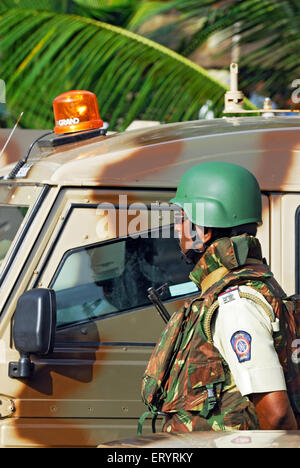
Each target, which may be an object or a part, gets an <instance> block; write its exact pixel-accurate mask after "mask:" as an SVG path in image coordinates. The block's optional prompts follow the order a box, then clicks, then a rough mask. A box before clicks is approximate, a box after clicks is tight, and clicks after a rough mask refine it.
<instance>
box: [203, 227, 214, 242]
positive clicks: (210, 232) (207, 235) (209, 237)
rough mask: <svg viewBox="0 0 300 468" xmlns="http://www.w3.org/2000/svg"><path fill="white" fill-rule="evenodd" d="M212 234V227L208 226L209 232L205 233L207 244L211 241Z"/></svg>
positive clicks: (204, 240)
mask: <svg viewBox="0 0 300 468" xmlns="http://www.w3.org/2000/svg"><path fill="white" fill-rule="evenodd" d="M211 236H212V228H207V232H206V233H205V234H204V238H203V242H204V244H206V243H207V242H209V241H210V239H211Z"/></svg>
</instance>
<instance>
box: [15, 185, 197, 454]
mask: <svg viewBox="0 0 300 468" xmlns="http://www.w3.org/2000/svg"><path fill="white" fill-rule="evenodd" d="M171 196H172V193H166V192H162V193H159V192H157V193H153V192H151V191H148V192H145V193H144V192H134V193H129V194H128V193H125V192H114V191H104V190H99V191H97V190H93V191H89V192H88V193H87V194H86V195H85V196H83V195H82V191H79V190H72V189H69V190H66V191H65V193H64V194H63V195H62V197H63V199H64V200H65V207H64V209H63V210H62V214H61V216H60V222H59V223H58V225H57V228H56V229H55V230H54V232H53V234H52V237H51V239H50V241H49V242H48V244H47V247H46V248H45V251H44V253H43V256H42V258H41V259H40V261H39V264H38V265H37V266H36V271H37V272H38V274H37V275H36V276H35V277H33V278H32V280H31V283H30V284H29V285H28V289H30V288H32V287H46V288H47V287H49V288H53V289H54V290H55V292H56V300H57V331H56V340H55V349H54V352H53V353H52V354H51V355H49V356H47V357H41V358H38V357H34V360H35V372H34V375H33V377H32V379H31V380H30V382H28V385H27V386H23V387H22V393H21V394H20V395H19V399H20V402H21V403H20V404H19V405H18V411H17V416H18V417H19V418H21V419H20V421H21V422H20V424H19V429H18V430H19V433H20V435H22V430H23V429H24V431H25V426H26V425H25V424H23V426H22V421H23V423H25V421H26V422H27V426H26V430H27V433H26V437H30V438H32V440H33V442H34V443H37V444H43V443H46V442H47V444H48V445H76V446H78V445H83V446H94V445H97V444H98V443H100V442H105V441H108V440H113V439H118V438H121V437H127V436H132V435H134V434H135V433H136V429H137V422H138V419H139V417H140V416H141V414H142V413H143V412H144V411H145V406H144V405H143V404H142V402H141V397H140V389H141V379H142V375H143V372H144V370H145V367H146V365H147V362H148V360H149V357H150V355H151V353H152V351H153V348H154V346H155V344H156V342H157V340H158V337H159V335H160V333H161V331H162V330H163V328H164V326H165V323H164V321H163V320H162V318H161V316H160V315H159V313H158V312H157V310H156V309H155V307H154V306H153V305H152V304H151V303H150V301H149V299H148V295H147V289H148V288H150V287H154V288H159V287H160V286H161V285H163V284H165V283H169V287H168V288H167V289H166V292H165V293H164V294H165V295H164V296H163V299H164V300H165V301H166V303H165V305H166V307H167V309H168V311H169V313H170V314H172V312H173V311H175V310H177V309H178V308H179V307H180V306H181V305H182V304H183V302H184V300H185V298H186V297H188V296H190V295H191V294H197V293H198V289H197V287H196V286H195V285H194V283H192V282H191V281H190V280H189V276H188V275H189V272H190V270H191V266H189V265H187V264H186V263H185V262H184V261H183V259H182V258H181V255H180V251H179V247H178V240H177V239H176V238H175V236H174V231H173V218H172V217H173V214H172V211H171V210H170V208H169V206H168V205H167V203H166V202H167V201H168V200H169V199H170V198H171ZM153 201H155V203H153ZM28 424H30V425H31V426H30V427H31V431H30V433H29V432H28ZM42 427H43V429H42ZM22 428H23V429H22ZM34 428H35V429H34ZM147 431H150V422H149V424H146V426H145V432H147ZM28 434H30V436H29V435H28ZM24 436H25V433H24Z"/></svg>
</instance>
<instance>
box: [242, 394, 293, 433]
mask: <svg viewBox="0 0 300 468" xmlns="http://www.w3.org/2000/svg"><path fill="white" fill-rule="evenodd" d="M249 398H250V400H251V401H252V402H253V403H254V405H255V408H256V412H257V416H258V420H259V424H260V429H265V430H271V429H273V430H276V429H278V430H279V429H282V430H297V422H296V419H295V416H294V413H293V410H292V408H291V405H290V402H289V398H288V395H287V392H285V391H278V392H269V393H254V394H252V395H249Z"/></svg>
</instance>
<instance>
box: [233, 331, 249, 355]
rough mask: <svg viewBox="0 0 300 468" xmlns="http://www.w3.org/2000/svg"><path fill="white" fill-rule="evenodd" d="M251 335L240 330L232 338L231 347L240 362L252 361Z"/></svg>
mask: <svg viewBox="0 0 300 468" xmlns="http://www.w3.org/2000/svg"><path fill="white" fill-rule="evenodd" d="M251 340H252V338H251V335H249V333H247V332H245V331H242V330H239V331H237V332H235V333H234V334H233V335H232V337H231V340H230V342H231V346H232V349H233V351H234V352H235V354H236V356H237V358H238V360H239V362H246V361H250V359H251Z"/></svg>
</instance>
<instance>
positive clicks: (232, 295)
mask: <svg viewBox="0 0 300 468" xmlns="http://www.w3.org/2000/svg"><path fill="white" fill-rule="evenodd" d="M239 297H240V294H239V287H238V286H234V287H233V288H229V289H226V291H224V292H223V293H222V294H220V295H219V296H218V301H219V306H222V305H225V304H228V302H231V301H235V300H236V299H239Z"/></svg>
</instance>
